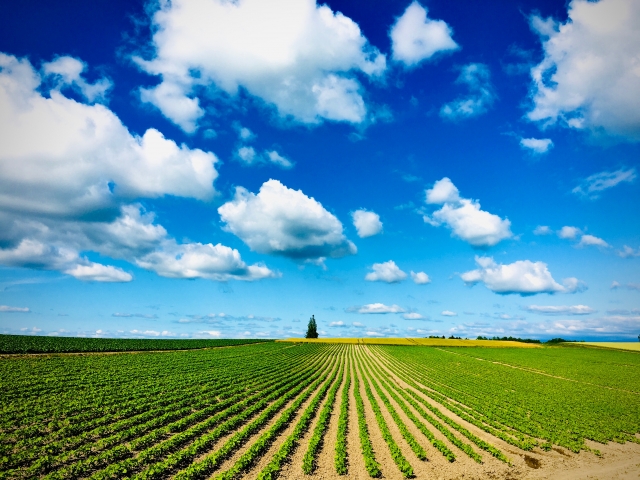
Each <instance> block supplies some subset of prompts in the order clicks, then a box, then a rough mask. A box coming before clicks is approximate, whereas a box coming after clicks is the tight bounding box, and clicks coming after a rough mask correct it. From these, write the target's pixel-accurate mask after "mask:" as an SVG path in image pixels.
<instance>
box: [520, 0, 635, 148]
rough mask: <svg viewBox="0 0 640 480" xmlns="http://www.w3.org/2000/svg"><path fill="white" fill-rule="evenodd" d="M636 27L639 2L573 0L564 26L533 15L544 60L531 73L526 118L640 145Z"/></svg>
mask: <svg viewBox="0 0 640 480" xmlns="http://www.w3.org/2000/svg"><path fill="white" fill-rule="evenodd" d="M638 24H640V4H639V3H638V2H637V1H636V0H602V1H600V2H591V1H588V0H573V1H572V2H571V3H570V4H569V9H568V19H567V21H566V23H559V22H556V21H555V20H554V19H551V18H549V19H546V20H544V19H542V18H540V17H539V16H537V15H534V16H532V17H531V26H532V28H533V30H534V31H535V32H536V33H537V34H538V35H539V36H540V39H541V41H542V48H543V52H544V58H543V60H542V62H541V63H540V64H538V65H536V66H535V67H533V68H532V69H531V78H532V80H533V84H532V86H531V91H530V95H531V97H532V100H533V109H532V110H531V111H530V112H529V113H528V114H527V115H528V118H529V119H530V120H532V121H536V122H542V124H543V125H553V124H556V123H560V124H561V125H563V126H566V127H569V128H574V129H578V130H588V131H591V132H594V133H601V132H604V133H606V134H609V135H613V136H617V137H620V138H626V139H628V140H631V141H638V140H640V75H638V63H637V52H638V49H639V48H640V30H638Z"/></svg>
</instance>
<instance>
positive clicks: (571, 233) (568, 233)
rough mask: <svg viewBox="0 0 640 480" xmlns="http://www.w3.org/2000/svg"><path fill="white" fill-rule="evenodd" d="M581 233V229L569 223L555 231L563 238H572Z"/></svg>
mask: <svg viewBox="0 0 640 480" xmlns="http://www.w3.org/2000/svg"><path fill="white" fill-rule="evenodd" d="M581 233H582V231H581V230H580V229H579V228H578V227H571V226H569V225H565V226H564V227H562V228H561V229H560V230H558V232H557V234H558V237H560V238H562V239H564V240H574V239H575V238H576V237H577V236H578V235H580V234H581Z"/></svg>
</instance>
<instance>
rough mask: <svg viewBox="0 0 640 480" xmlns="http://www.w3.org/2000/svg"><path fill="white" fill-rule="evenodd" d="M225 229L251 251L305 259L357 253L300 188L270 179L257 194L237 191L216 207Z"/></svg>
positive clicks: (339, 228)
mask: <svg viewBox="0 0 640 480" xmlns="http://www.w3.org/2000/svg"><path fill="white" fill-rule="evenodd" d="M218 213H219V214H220V217H221V218H222V221H223V222H225V224H226V225H225V227H224V228H225V229H226V230H227V231H229V232H231V233H233V234H234V235H236V236H238V237H239V238H240V239H241V240H242V241H243V242H245V243H246V244H247V245H248V246H249V247H250V248H251V249H252V250H255V251H257V252H260V253H268V254H273V255H282V256H284V257H288V258H292V259H298V260H305V259H318V258H320V257H330V258H341V257H344V256H346V255H353V254H355V253H356V252H357V249H356V246H355V245H354V244H353V243H352V242H351V241H349V240H348V239H347V238H346V237H345V235H344V233H343V231H342V224H341V223H340V221H339V220H338V219H337V218H336V217H335V216H333V215H332V214H331V213H329V212H328V211H327V210H325V208H324V207H323V206H322V205H321V204H320V203H319V202H317V201H316V200H314V199H313V198H310V197H307V196H306V195H305V194H304V193H302V191H300V190H292V189H290V188H287V187H285V186H284V185H283V184H282V183H280V182H279V181H277V180H269V181H267V182H265V183H264V184H263V185H262V186H261V187H260V191H259V192H258V194H257V195H256V194H254V193H251V192H249V191H248V190H246V189H244V188H242V187H237V188H236V194H235V197H234V199H233V200H231V201H230V202H227V203H225V204H224V205H222V206H221V207H220V208H219V209H218Z"/></svg>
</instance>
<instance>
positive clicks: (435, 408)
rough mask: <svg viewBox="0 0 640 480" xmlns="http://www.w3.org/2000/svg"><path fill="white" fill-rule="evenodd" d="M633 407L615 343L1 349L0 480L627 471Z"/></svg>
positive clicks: (633, 460)
mask: <svg viewBox="0 0 640 480" xmlns="http://www.w3.org/2000/svg"><path fill="white" fill-rule="evenodd" d="M411 340H412V339H408V340H407V341H411ZM416 340H417V339H416ZM421 340H422V341H424V340H425V339H421ZM431 340H435V339H431ZM440 341H441V342H444V340H440ZM453 342H454V340H449V345H451V344H452V343H453ZM457 342H463V341H460V340H458V341H457ZM476 343H477V342H476ZM489 343H490V344H491V345H495V344H502V343H506V342H499V341H495V342H489ZM520 346H521V345H518V347H520ZM639 398H640V355H637V354H636V353H634V352H625V351H622V350H611V349H604V348H562V347H547V348H486V347H483V348H478V347H475V348H473V347H470V348H458V347H452V346H447V347H445V346H441V347H440V348H424V347H422V346H419V345H413V346H393V345H369V344H366V345H365V344H350V345H349V344H339V343H334V344H328V343H320V342H305V343H301V342H297V343H285V342H266V343H262V344H259V345H251V346H238V347H235V348H211V349H198V350H182V351H172V352H140V353H137V354H135V355H129V354H118V353H116V354H99V353H98V354H93V355H65V354H60V355H30V356H27V355H12V356H9V355H6V356H4V357H2V358H0V479H9V478H11V479H14V478H15V479H25V480H26V479H31V478H48V479H75V478H86V479H88V478H91V479H116V478H136V479H164V478H176V479H179V480H195V479H206V478H212V479H215V480H239V479H260V480H274V479H276V478H281V479H283V480H299V479H302V478H309V479H310V480H312V479H314V478H321V479H324V480H327V479H334V480H338V479H340V480H344V479H349V478H358V479H364V478H370V477H372V478H379V477H383V478H386V479H388V480H401V479H403V478H414V477H415V478H419V479H423V478H442V479H446V480H452V479H458V478H462V477H464V478H477V479H482V480H489V479H495V478H510V479H512V480H518V479H519V480H524V479H525V478H531V477H530V473H531V470H530V469H531V468H534V469H540V470H538V473H540V474H541V475H540V476H541V477H542V476H544V477H545V478H565V477H566V475H564V474H565V473H566V468H567V465H570V464H572V465H575V464H576V462H578V461H580V462H589V461H590V460H589V459H592V460H593V462H598V464H599V465H601V464H603V463H605V464H606V462H609V463H608V464H612V465H614V466H615V465H616V464H615V463H612V462H616V461H617V460H616V459H615V457H612V456H610V454H611V452H612V451H613V452H616V451H617V452H621V453H620V454H619V456H618V457H617V458H618V459H620V458H622V459H626V460H625V461H627V462H628V465H629V467H626V466H625V465H626V464H625V465H623V467H624V468H627V469H628V471H632V470H633V468H634V466H635V465H636V464H638V463H640V445H638V443H640V437H638V436H637V435H638V433H639V432H640V401H638V399H639ZM609 442H611V445H605V444H607V443H609ZM633 442H635V443H633ZM594 449H602V453H603V455H602V457H596V456H595V455H593V454H592V453H591V452H594ZM616 449H618V450H616ZM623 449H624V450H623ZM579 452H582V453H580V455H577V453H579ZM612 459H613V460H612ZM587 465H588V464H587ZM542 474H543V475H542ZM599 478H612V477H611V476H607V475H602V476H599Z"/></svg>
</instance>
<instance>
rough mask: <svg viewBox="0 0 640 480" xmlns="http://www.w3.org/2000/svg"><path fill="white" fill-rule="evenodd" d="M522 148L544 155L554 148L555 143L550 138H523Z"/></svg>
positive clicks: (521, 141) (521, 140)
mask: <svg viewBox="0 0 640 480" xmlns="http://www.w3.org/2000/svg"><path fill="white" fill-rule="evenodd" d="M520 146H521V147H522V148H525V149H527V150H529V151H530V152H531V153H534V154H536V155H542V154H543V153H547V152H548V151H549V149H551V148H552V147H553V141H551V139H550V138H521V139H520Z"/></svg>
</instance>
